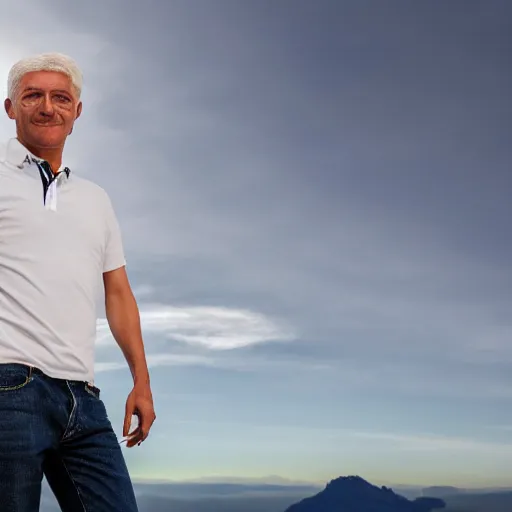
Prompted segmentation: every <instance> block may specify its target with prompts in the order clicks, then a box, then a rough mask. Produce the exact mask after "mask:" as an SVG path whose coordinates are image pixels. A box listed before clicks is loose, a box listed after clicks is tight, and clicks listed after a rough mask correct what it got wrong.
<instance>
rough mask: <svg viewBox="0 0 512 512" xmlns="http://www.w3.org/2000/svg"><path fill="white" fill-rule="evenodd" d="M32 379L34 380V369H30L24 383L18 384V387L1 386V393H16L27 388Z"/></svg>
mask: <svg viewBox="0 0 512 512" xmlns="http://www.w3.org/2000/svg"><path fill="white" fill-rule="evenodd" d="M32 379H33V375H32V368H30V371H29V374H28V375H27V376H26V378H25V381H24V382H22V383H21V384H17V385H16V386H0V392H2V391H15V390H16V389H21V388H23V387H25V386H26V385H27V384H28V383H29V382H30V381H31V380H32Z"/></svg>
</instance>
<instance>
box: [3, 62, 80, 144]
mask: <svg viewBox="0 0 512 512" xmlns="http://www.w3.org/2000/svg"><path fill="white" fill-rule="evenodd" d="M5 110H6V111H7V114H8V116H9V117H10V118H11V119H14V120H16V131H17V135H18V138H19V139H20V141H21V142H22V143H24V144H26V145H28V146H30V147H34V148H45V149H52V148H62V147H63V146H64V143H65V141H66V138H67V136H68V135H69V134H70V133H71V132H72V131H73V124H74V122H75V120H76V119H77V118H78V117H79V116H80V114H81V112H82V103H81V102H80V101H79V100H78V98H77V96H76V92H75V90H74V88H73V85H72V82H71V79H70V78H69V77H68V76H66V75H65V74H63V73H59V72H54V71H33V72H30V73H27V74H25V75H24V76H23V78H22V79H21V81H20V83H19V86H18V89H17V91H16V92H15V97H14V101H11V100H9V99H7V100H5Z"/></svg>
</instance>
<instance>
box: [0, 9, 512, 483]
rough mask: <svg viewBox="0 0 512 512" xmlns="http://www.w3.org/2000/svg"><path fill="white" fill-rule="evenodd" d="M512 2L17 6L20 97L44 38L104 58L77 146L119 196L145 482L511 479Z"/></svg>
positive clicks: (114, 403)
mask: <svg viewBox="0 0 512 512" xmlns="http://www.w3.org/2000/svg"><path fill="white" fill-rule="evenodd" d="M511 20H512V4H510V2H508V1H506V0H503V1H499V0H487V1H486V2H478V1H473V0H467V1H459V0H450V1H441V0H434V1H432V2H409V1H406V0H403V1H399V0H389V1H387V2H379V1H378V0H373V1H369V0H344V1H337V0H332V1H327V0H316V1H315V2H309V1H306V0H283V1H282V2H274V1H272V0H245V1H243V2H241V1H237V0H215V1H210V0H172V1H164V0H160V1H154V0H146V1H145V2H136V1H134V0H102V1H101V2H99V1H98V0H95V1H89V2H77V3H69V2H64V0H37V1H36V0H19V1H18V2H17V3H15V4H14V3H13V4H12V5H10V6H9V9H8V16H3V17H2V18H1V19H0V28H1V30H0V72H1V74H2V76H3V77H4V81H3V84H4V85H3V86H2V87H3V89H2V92H3V94H4V97H5V95H6V89H7V87H6V82H7V74H8V71H9V68H10V66H11V65H12V64H13V63H14V62H15V61H16V60H18V59H19V58H21V57H24V56H26V55H30V54H32V53H39V52H45V51H60V52H63V53H67V54H69V55H71V56H72V57H73V58H75V60H76V61H77V62H78V64H79V65H80V67H81V69H82V71H83V74H84V83H85V85H84V92H83V102H84V109H83V114H82V116H81V118H80V119H79V120H78V122H77V124H76V125H75V130H74V132H73V134H72V135H71V137H70V138H69V140H68V143H67V145H66V149H65V162H66V164H67V165H69V167H71V169H72V171H73V172H75V173H77V174H79V175H81V176H83V177H85V178H88V179H91V180H93V181H95V182H96V183H98V184H99V185H101V186H102V187H104V188H105V189H106V190H107V192H108V193H109V195H110V197H111V199H112V202H113V204H114V207H115V209H116V212H117V215H118V218H119V222H120V224H121V228H122V232H123V240H124V244H125V250H126V258H127V261H128V266H127V269H128V272H129V276H130V279H131V283H132V286H133V289H134V292H135V295H136V298H137V300H138V303H139V307H140V310H141V319H142V329H143V333H144V339H145V346H146V351H147V357H148V363H149V366H150V372H151V380H152V389H153V395H154V401H155V410H156V414H157V419H156V422H155V424H154V426H153V429H152V431H151V435H150V437H149V438H148V439H147V441H146V442H145V443H144V444H143V445H142V446H141V447H138V448H133V449H126V448H124V454H125V457H126V460H127V463H128V466H129V470H130V473H131V474H132V476H133V477H134V478H135V479H169V480H201V479H212V478H213V479H219V480H223V479H228V478H231V477H238V478H266V479H269V478H270V477H271V475H276V476H279V477H282V478H287V479H290V480H292V481H308V482H320V483H322V482H325V481H327V480H329V479H331V478H334V477H337V476H339V475H349V474H359V475H361V476H362V477H364V478H366V479H368V480H371V481H372V482H375V483H379V482H381V483H385V482H390V483H401V484H421V485H423V484H425V485H430V484H452V485H461V486H483V485H493V486H495V485H496V486H497V485H510V480H509V475H510V473H511V472H512V344H511V335H512V316H511V311H512V309H511V308H512V291H511V290H512V286H511V285H512V267H511V263H510V260H511V255H512V238H511V237H510V228H509V226H510V224H509V222H510V218H511V216H512V203H511V201H510V199H509V194H510V192H509V191H510V186H511V185H512V178H511V177H510V164H511V161H512V158H511V157H512V144H510V133H511V128H512V126H511V119H512V102H511V101H510V90H511V88H512V71H511V67H510V61H509V59H510V53H511V50H512V35H511V34H512V22H511ZM13 135H14V125H13V124H12V122H11V121H9V120H8V118H7V116H4V118H3V120H1V121H0V136H1V137H2V138H3V139H7V138H9V137H11V136H13ZM103 316H104V313H103V312H102V311H101V308H99V320H98V339H97V348H96V361H97V363H96V384H97V385H98V386H99V387H100V388H101V390H102V398H103V400H104V401H105V404H106V406H107V409H108V411H109V415H110V419H111V421H112V424H113V426H114V428H115V430H116V433H117V434H118V435H121V431H122V422H123V415H124V405H125V400H126V397H127V395H128V393H129V391H130V390H131V378H130V372H129V370H128V367H127V365H126V362H125V361H124V359H123V357H122V354H121V352H120V350H119V348H118V347H117V346H116V344H115V342H114V340H113V339H112V337H111V335H110V333H109V330H108V327H107V324H106V321H105V319H104V318H103Z"/></svg>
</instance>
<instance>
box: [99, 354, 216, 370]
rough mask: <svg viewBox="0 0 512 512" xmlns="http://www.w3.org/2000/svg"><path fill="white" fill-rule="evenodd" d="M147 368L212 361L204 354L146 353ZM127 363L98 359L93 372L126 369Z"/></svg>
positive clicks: (204, 363)
mask: <svg viewBox="0 0 512 512" xmlns="http://www.w3.org/2000/svg"><path fill="white" fill-rule="evenodd" d="M146 360H147V363H148V368H154V367H155V366H174V365H180V366H184V365H202V366H204V365H206V366H211V365H212V364H213V363H214V362H213V360H212V359H211V358H208V357H206V356H199V355H194V354H163V353H160V354H148V355H147V356H146ZM127 368H128V365H127V363H126V362H125V361H108V362H107V361H99V362H97V363H96V364H95V365H94V371H95V373H102V372H112V371H116V370H126V369H127Z"/></svg>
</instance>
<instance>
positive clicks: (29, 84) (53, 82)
mask: <svg viewBox="0 0 512 512" xmlns="http://www.w3.org/2000/svg"><path fill="white" fill-rule="evenodd" d="M20 82H21V83H20V85H21V86H22V87H23V89H40V88H41V87H42V86H47V87H48V86H50V87H51V86H57V87H60V88H66V89H67V88H71V86H72V81H71V78H70V77H69V76H67V75H66V74H64V73H61V72H60V71H29V72H28V73H25V74H24V75H23V77H22V78H21V81H20Z"/></svg>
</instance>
